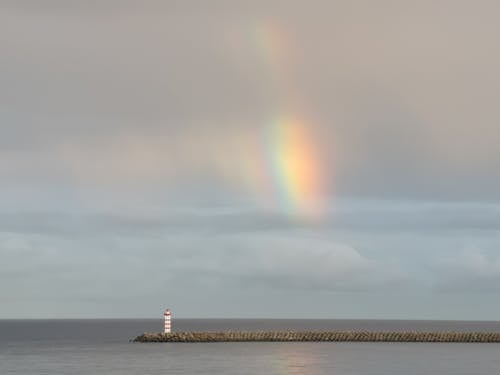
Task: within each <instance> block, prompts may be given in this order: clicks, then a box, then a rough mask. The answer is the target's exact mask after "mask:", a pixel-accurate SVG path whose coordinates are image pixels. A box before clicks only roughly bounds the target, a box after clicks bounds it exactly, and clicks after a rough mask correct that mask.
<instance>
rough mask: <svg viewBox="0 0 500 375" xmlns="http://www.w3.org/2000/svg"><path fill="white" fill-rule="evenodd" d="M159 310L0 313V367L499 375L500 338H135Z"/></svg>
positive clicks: (200, 325) (179, 326) (383, 325)
mask: <svg viewBox="0 0 500 375" xmlns="http://www.w3.org/2000/svg"><path fill="white" fill-rule="evenodd" d="M172 323H173V330H174V331H175V330H178V331H192V330H195V331H224V330H248V331H258V330H288V329H291V330H377V331H402V330H405V331H408V330H412V331H492V330H495V331H500V322H470V321H468V322H459V321H398V320H393V321H390V320H284V319H174V320H173V321H172ZM162 328H163V321H162V320H161V319H105V320H100V319H92V320H0V375H7V374H22V375H28V374H36V375H45V374H46V375H59V374H61V375H62V374H64V375H81V374H92V375H96V374H106V375H112V374H120V375H129V374H134V375H135V374H140V375H147V374H189V375H191V374H217V375H230V374H231V375H233V374H249V375H250V374H252V375H253V374H266V375H267V374H301V375H319V374H329V375H364V374H367V375H368V374H369V375H417V374H419V375H420V374H432V375H459V374H463V375H482V374H485V375H486V374H488V375H496V374H500V344H463V343H360V342H357V343H348V342H345V343H334V342H323V343H314V342H310V343H308V342H286V343H273V342H264V343H258V342H244V343H133V342H131V341H130V340H131V339H133V338H134V337H136V336H138V335H139V334H142V333H143V332H159V331H161V330H162Z"/></svg>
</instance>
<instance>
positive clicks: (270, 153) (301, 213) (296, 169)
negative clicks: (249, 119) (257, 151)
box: [266, 118, 323, 218]
mask: <svg viewBox="0 0 500 375" xmlns="http://www.w3.org/2000/svg"><path fill="white" fill-rule="evenodd" d="M266 144H267V147H266V149H267V152H266V154H267V160H268V166H269V167H268V170H269V176H270V179H271V181H272V185H273V190H274V194H273V195H274V196H275V198H277V199H278V201H279V206H280V208H281V210H282V211H283V212H285V213H286V214H288V215H289V216H291V217H297V218H301V217H307V218H318V217H320V216H321V208H322V207H321V206H322V205H321V193H322V190H323V181H322V178H321V177H322V176H321V168H320V158H319V157H318V154H317V151H316V150H317V145H316V144H315V142H314V139H313V137H312V134H311V133H310V132H309V131H308V128H307V126H306V125H305V124H304V123H302V122H300V121H298V120H296V119H293V118H279V119H278V120H276V121H274V122H273V124H272V125H271V126H270V127H269V128H268V129H267V136H266Z"/></svg>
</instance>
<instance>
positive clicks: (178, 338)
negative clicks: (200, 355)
mask: <svg viewBox="0 0 500 375" xmlns="http://www.w3.org/2000/svg"><path fill="white" fill-rule="evenodd" d="M133 341H134V342H192V343H196V342H198V343H201V342H243V341H255V342H293V341H299V342H307V341H311V342H322V341H323V342H326V341H329V342H463V343H500V332H370V331H333V332H326V331H305V332H304V331H260V332H242V331H234V332H232V331H227V332H173V333H144V334H142V335H140V336H137V337H136V338H135V339H134V340H133Z"/></svg>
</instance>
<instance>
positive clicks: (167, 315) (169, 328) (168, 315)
mask: <svg viewBox="0 0 500 375" xmlns="http://www.w3.org/2000/svg"><path fill="white" fill-rule="evenodd" d="M163 316H164V317H165V331H164V332H165V333H170V332H172V314H171V313H170V309H166V310H165V313H164V314H163Z"/></svg>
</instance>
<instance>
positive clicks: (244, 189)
mask: <svg viewBox="0 0 500 375" xmlns="http://www.w3.org/2000/svg"><path fill="white" fill-rule="evenodd" d="M292 3H293V4H292ZM499 14H500V3H499V2H497V1H486V0H484V1H461V0H453V1H452V0H450V1H434V0H433V1H427V0H419V1H385V0H378V1H368V0H367V1H332V0H329V1H295V2H292V1H269V0H266V1H260V0H253V1H248V2H234V1H222V0H214V1H202V0H200V1H118V0H109V1H83V0H82V1H77V0H70V1H63V0H45V1H43V2H40V1H35V0H33V1H28V0H26V1H23V0H12V1H9V0H0V318H50V317H54V318H60V317H68V318H75V317H161V316H162V311H163V309H164V308H165V307H167V306H169V307H171V308H172V309H173V311H174V314H175V315H176V316H179V317H263V318H266V317H272V318H279V317H284V318H300V317H303V318H387V319H391V318H400V319H405V318H410V319H491V320H493V319H495V320H497V319H498V317H499V316H500V302H499V301H500V299H499V298H498V295H499V293H500V253H499V250H500V248H499V246H500V232H499V230H500V168H499V165H500V146H499V144H498V143H499V139H500V106H499V104H498V98H499V94H500V23H499V22H498V17H499ZM280 118H300V121H301V122H300V124H301V126H302V128H303V130H304V134H307V137H308V140H307V142H309V149H310V151H311V150H312V151H314V155H315V157H314V158H313V157H312V156H311V157H310V158H309V159H307V162H306V161H299V162H297V163H298V164H300V165H301V166H302V167H303V166H305V168H308V169H309V170H314V171H316V172H317V176H316V177H317V178H318V181H317V182H318V183H317V185H318V186H319V189H317V190H314V192H313V191H312V190H307V189H306V190H305V191H302V194H300V195H299V196H298V198H297V199H298V200H299V201H300V200H304V201H307V200H308V199H309V198H310V197H309V196H307V195H308V194H309V195H310V194H313V193H314V194H317V197H313V198H318V199H317V202H321V215H318V216H316V217H315V218H314V219H312V218H311V217H309V216H308V215H307V214H306V213H305V212H302V210H301V208H300V207H299V206H296V207H295V208H293V209H292V210H286V209H284V208H283V204H282V203H283V202H281V203H280V200H282V199H283V194H280V190H279V189H278V188H277V185H279V183H280V181H279V180H278V177H276V175H275V176H274V177H275V179H274V180H273V178H272V177H273V176H271V177H270V179H269V181H268V185H266V183H265V181H264V182H263V180H262V179H259V176H260V177H262V176H261V175H262V173H261V172H262V171H263V170H265V169H266V160H267V163H270V161H269V153H273V152H274V150H273V144H269V143H266V141H265V140H263V134H267V132H268V130H269V129H270V128H272V126H273V124H274V123H275V122H276V121H278V120H277V119H280ZM304 142H305V141H304ZM312 151H311V152H312ZM299 156H300V153H299ZM294 160H297V158H295V159H294ZM297 163H296V164H295V165H291V168H292V172H291V173H299V172H298V171H297V170H293V168H294V167H296V166H297V165H298V164H297ZM297 168H298V167H297ZM311 185H312V183H311ZM285 188H286V186H285ZM273 189H274V190H273Z"/></svg>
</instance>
